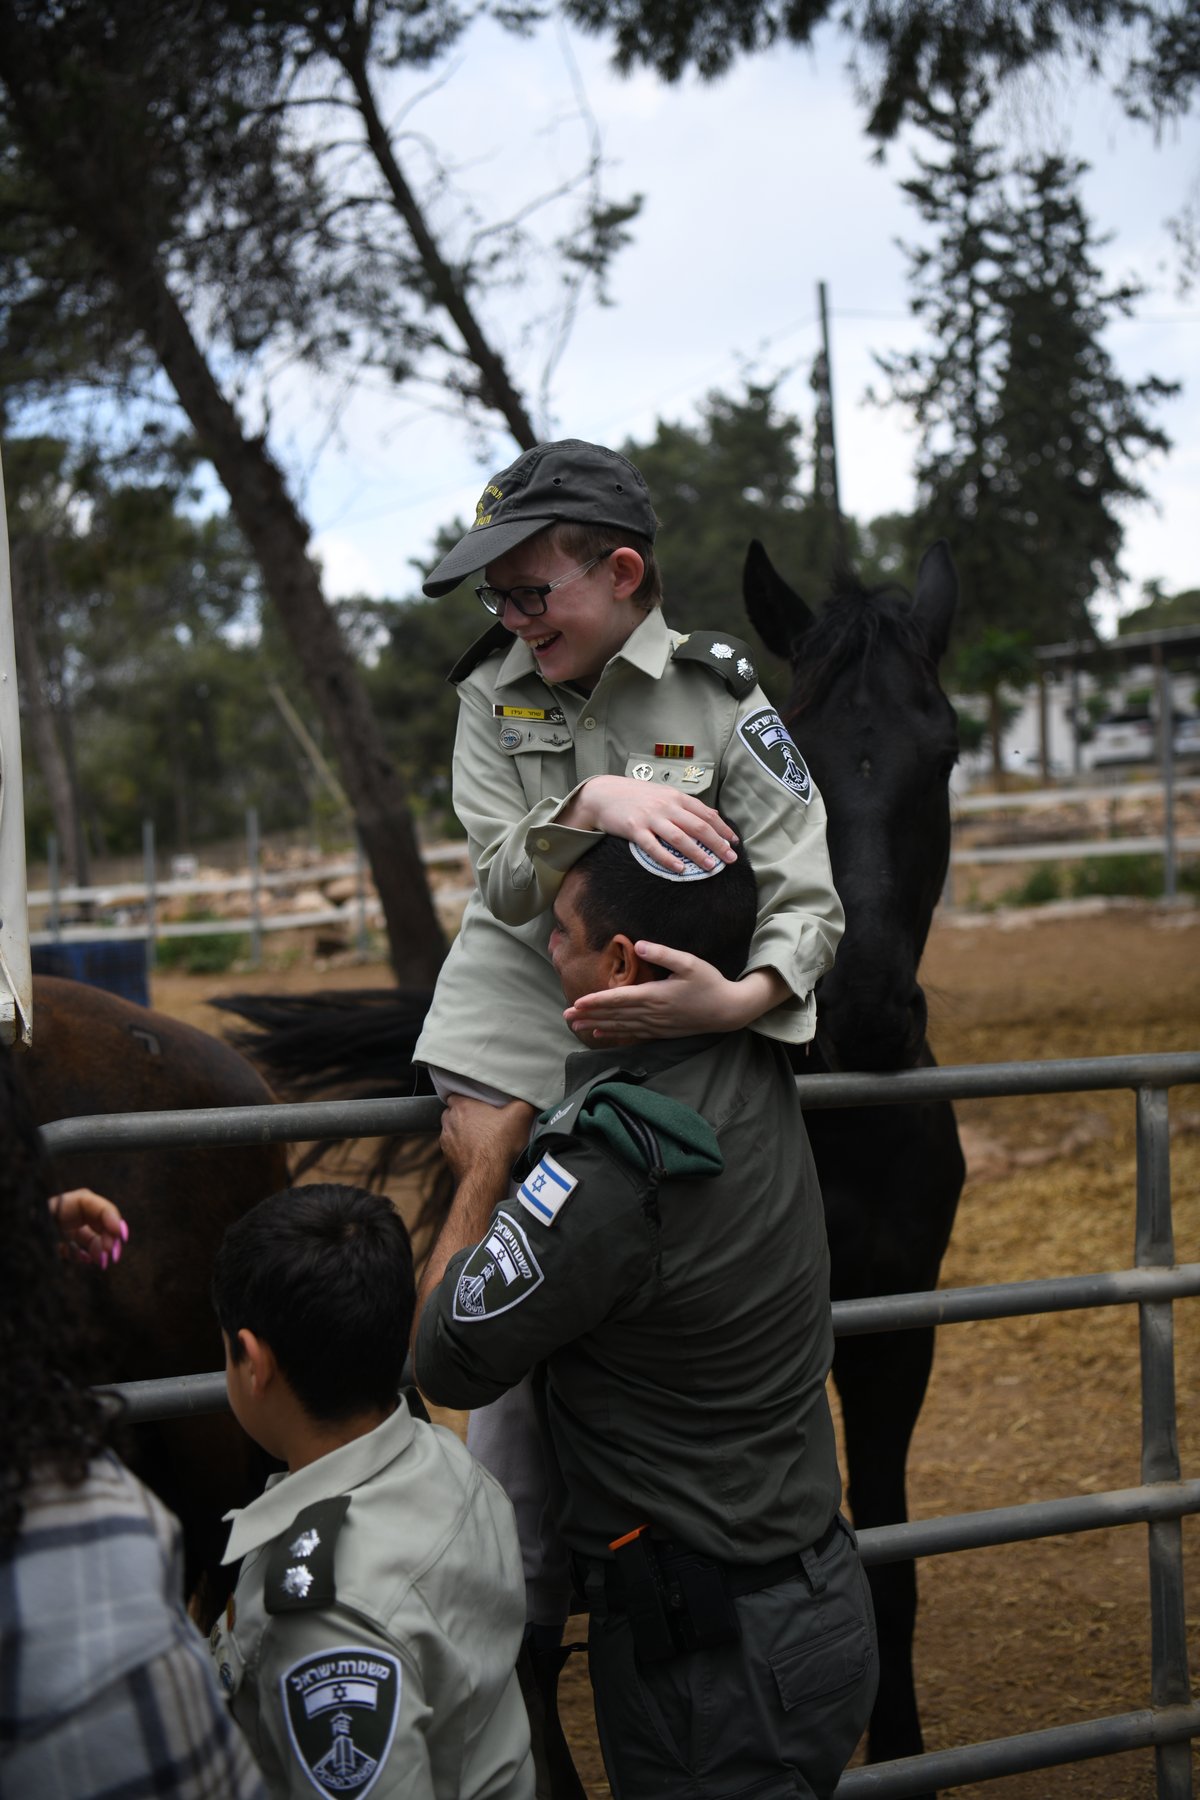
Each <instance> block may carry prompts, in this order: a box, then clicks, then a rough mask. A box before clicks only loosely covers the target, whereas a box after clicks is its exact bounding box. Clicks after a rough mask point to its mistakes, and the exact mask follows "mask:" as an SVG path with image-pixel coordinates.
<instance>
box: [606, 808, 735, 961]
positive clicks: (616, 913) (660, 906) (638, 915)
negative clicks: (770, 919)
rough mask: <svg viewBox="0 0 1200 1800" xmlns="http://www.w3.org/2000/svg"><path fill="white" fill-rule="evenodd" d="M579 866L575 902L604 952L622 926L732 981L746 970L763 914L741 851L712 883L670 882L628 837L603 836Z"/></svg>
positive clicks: (633, 935) (626, 931) (631, 935)
mask: <svg viewBox="0 0 1200 1800" xmlns="http://www.w3.org/2000/svg"><path fill="white" fill-rule="evenodd" d="M722 817H724V814H722ZM725 823H726V824H727V825H732V823H733V821H732V820H731V819H728V818H726V820H725ZM574 869H575V871H577V872H578V873H579V875H580V876H581V877H582V878H583V879H582V881H581V883H580V887H579V891H578V894H577V896H576V906H577V908H578V911H579V917H580V919H581V921H582V923H583V928H584V931H585V933H586V935H587V941H588V945H589V947H590V948H591V949H592V950H602V949H603V948H604V946H605V944H607V943H608V942H609V940H610V939H611V938H613V937H615V936H616V935H617V934H618V933H619V932H622V933H624V935H625V936H626V937H629V938H632V939H633V941H634V943H636V942H637V941H638V939H639V938H645V939H646V940H647V941H648V942H650V943H655V944H666V945H668V946H669V947H670V948H671V949H672V950H689V951H690V952H691V953H692V955H693V956H699V957H701V958H702V959H703V961H705V962H709V963H712V964H713V965H714V966H715V967H716V968H718V969H719V970H720V971H721V974H722V975H724V976H725V977H726V978H727V980H729V981H736V980H737V978H738V976H739V975H741V974H743V973H744V971H745V967H746V959H747V957H748V956H749V954H750V940H751V938H752V937H753V936H754V925H755V920H756V918H757V915H758V883H757V881H756V880H755V878H754V870H753V869H752V868H751V867H750V864H749V862H748V861H747V859H746V856H745V853H744V852H743V851H741V850H739V852H738V859H737V861H736V862H733V863H726V865H725V867H724V868H723V869H722V870H721V872H720V874H719V875H711V876H710V877H709V878H708V880H707V881H665V880H663V878H662V877H661V876H659V875H652V874H651V873H650V871H649V869H644V868H643V867H642V865H641V864H640V863H639V862H638V861H637V859H636V858H635V857H634V855H633V854H632V852H631V850H630V847H629V842H628V840H627V839H626V838H622V837H605V838H602V839H601V841H600V842H599V843H598V844H597V845H596V846H595V848H594V849H592V850H589V851H588V852H587V853H586V854H585V855H584V856H581V857H580V859H579V861H578V862H577V863H576V864H575V865H574Z"/></svg>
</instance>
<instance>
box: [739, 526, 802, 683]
mask: <svg viewBox="0 0 1200 1800" xmlns="http://www.w3.org/2000/svg"><path fill="white" fill-rule="evenodd" d="M742 598H743V600H744V601H745V603H746V614H747V617H748V618H749V620H750V623H751V624H752V625H753V627H754V629H755V631H757V633H758V635H759V637H760V638H761V639H762V641H763V643H764V644H765V645H766V646H767V649H768V650H772V651H774V653H775V655H776V656H782V657H784V658H785V659H786V660H788V661H790V660H791V655H792V646H793V644H794V643H795V641H796V639H797V638H799V637H802V636H803V635H804V633H805V632H806V631H807V630H808V628H809V626H810V625H811V624H812V622H813V616H812V613H811V612H810V611H809V609H808V607H807V606H806V605H805V603H804V601H803V600H802V599H801V598H800V596H799V594H797V593H796V592H795V591H794V590H793V589H792V588H790V587H789V586H788V584H787V582H786V581H784V579H783V577H782V576H781V575H779V574H777V573H776V570H775V565H774V563H773V562H772V561H771V559H770V557H769V556H768V555H767V553H766V551H765V550H764V549H763V547H762V545H761V544H760V543H759V541H758V539H757V538H752V539H751V542H750V547H749V549H748V550H747V551H746V561H745V563H744V565H743V568H742Z"/></svg>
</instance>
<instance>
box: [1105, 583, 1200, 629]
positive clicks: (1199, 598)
mask: <svg viewBox="0 0 1200 1800" xmlns="http://www.w3.org/2000/svg"><path fill="white" fill-rule="evenodd" d="M1142 592H1143V594H1144V595H1145V601H1146V603H1145V605H1144V606H1139V607H1137V608H1135V610H1134V611H1133V612H1128V613H1126V614H1125V615H1124V616H1123V617H1122V618H1121V619H1119V620H1118V621H1117V634H1118V636H1120V637H1128V636H1130V635H1131V634H1132V633H1134V632H1139V631H1170V630H1171V629H1172V628H1173V627H1175V626H1179V625H1200V588H1185V589H1184V590H1183V592H1182V593H1180V594H1164V593H1163V591H1162V584H1161V582H1147V583H1146V585H1145V587H1144V588H1143V590H1142Z"/></svg>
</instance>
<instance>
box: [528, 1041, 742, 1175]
mask: <svg viewBox="0 0 1200 1800" xmlns="http://www.w3.org/2000/svg"><path fill="white" fill-rule="evenodd" d="M617 1076H619V1077H620V1079H614V1077H617ZM570 1139H575V1140H576V1141H578V1140H580V1139H583V1140H587V1141H590V1142H591V1143H593V1144H595V1145H596V1146H597V1147H598V1148H600V1149H602V1150H605V1151H607V1152H608V1154H609V1155H610V1156H612V1157H614V1158H615V1159H616V1161H617V1162H620V1163H623V1164H624V1165H625V1167H626V1168H629V1169H632V1170H634V1171H635V1172H636V1173H638V1174H646V1175H652V1176H654V1177H655V1178H656V1179H663V1178H664V1177H665V1178H668V1179H669V1178H672V1177H673V1178H677V1179H678V1178H691V1179H693V1180H703V1179H705V1178H707V1177H709V1176H712V1175H719V1174H720V1172H721V1170H722V1169H723V1168H724V1166H725V1164H724V1158H723V1157H722V1155H721V1151H720V1147H719V1145H718V1143H717V1134H716V1132H715V1131H714V1130H713V1128H712V1126H711V1125H710V1124H709V1122H708V1120H707V1119H705V1118H703V1117H702V1116H701V1114H700V1113H698V1112H696V1111H695V1109H694V1108H693V1107H690V1106H685V1105H684V1103H683V1101H681V1100H675V1099H673V1098H672V1097H671V1096H670V1095H668V1094H661V1093H659V1092H658V1091H657V1090H656V1089H654V1088H648V1087H645V1086H643V1085H642V1084H641V1083H640V1082H639V1081H637V1080H636V1079H633V1080H631V1079H629V1072H628V1071H626V1070H622V1069H606V1070H603V1071H601V1073H600V1074H599V1075H597V1076H596V1078H595V1079H594V1080H593V1081H591V1082H589V1083H588V1085H587V1087H585V1088H580V1089H577V1091H576V1092H575V1093H573V1094H570V1095H568V1096H567V1098H566V1100H564V1101H562V1102H561V1103H560V1105H558V1106H557V1107H552V1108H549V1109H548V1110H547V1111H546V1112H544V1113H543V1114H542V1116H541V1118H540V1119H539V1120H538V1124H537V1127H536V1129H535V1130H534V1133H533V1135H532V1137H531V1138H530V1140H529V1148H528V1150H527V1151H526V1152H525V1156H526V1158H527V1159H528V1160H529V1163H530V1166H531V1167H532V1165H533V1164H534V1163H536V1162H537V1161H538V1159H539V1157H540V1156H541V1154H542V1152H543V1151H544V1150H545V1149H546V1148H548V1140H549V1141H557V1142H558V1143H559V1144H560V1145H562V1144H563V1143H564V1141H565V1140H566V1141H569V1140H570ZM518 1168H519V1165H518Z"/></svg>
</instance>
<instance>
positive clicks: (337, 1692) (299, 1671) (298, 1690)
mask: <svg viewBox="0 0 1200 1800" xmlns="http://www.w3.org/2000/svg"><path fill="white" fill-rule="evenodd" d="M402 1677H403V1671H402V1669H401V1666H400V1661H399V1658H398V1657H395V1656H393V1655H392V1654H391V1653H390V1652H389V1651H387V1650H375V1649H371V1648H368V1647H367V1646H365V1645H360V1644H341V1645H339V1646H338V1647H337V1649H334V1650H322V1651H319V1652H318V1653H317V1654H316V1655H315V1656H305V1657H301V1659H300V1661H299V1662H294V1663H293V1664H292V1665H291V1667H290V1668H289V1669H286V1670H285V1671H284V1673H283V1674H282V1675H281V1676H280V1677H279V1689H280V1694H281V1696H282V1699H283V1710H284V1716H285V1717H286V1719H287V1728H288V1736H289V1738H290V1739H291V1744H292V1749H293V1751H294V1752H295V1755H296V1759H297V1761H298V1762H299V1763H300V1765H301V1767H302V1768H303V1770H304V1773H305V1774H306V1775H307V1777H308V1779H309V1781H310V1782H311V1783H312V1786H313V1788H314V1790H315V1791H316V1792H317V1793H318V1794H355V1795H358V1796H359V1797H360V1800H361V1796H363V1795H366V1794H369V1793H370V1791H371V1789H372V1788H373V1787H374V1786H375V1783H376V1782H377V1781H378V1779H379V1777H380V1775H381V1774H382V1772H383V1767H384V1764H385V1763H386V1762H387V1756H388V1751H389V1750H390V1749H391V1746H392V1739H393V1737H394V1736H395V1733H396V1721H397V1719H398V1718H399V1717H400V1691H401V1685H402Z"/></svg>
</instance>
